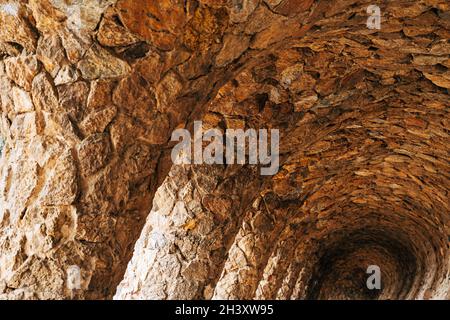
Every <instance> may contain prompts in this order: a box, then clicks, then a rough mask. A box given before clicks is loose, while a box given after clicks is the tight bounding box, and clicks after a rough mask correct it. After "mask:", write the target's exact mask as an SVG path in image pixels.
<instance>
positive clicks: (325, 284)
mask: <svg viewBox="0 0 450 320" xmlns="http://www.w3.org/2000/svg"><path fill="white" fill-rule="evenodd" d="M371 5H377V6H379V8H380V13H381V26H380V29H377V28H375V29H373V28H369V27H368V25H367V21H368V17H369V14H368V10H367V8H368V7H369V6H371ZM449 68H450V3H449V2H448V1H447V0H396V1H394V0H392V1H391V0H386V1H373V0H367V1H366V0H339V1H331V0H159V1H155V0H140V1H133V0H83V1H81V0H15V1H14V0H9V1H6V0H0V107H1V119H0V135H1V138H2V145H3V146H2V151H1V160H0V299H113V298H114V299H450V278H449V277H450V250H449V244H450V201H449V193H450V139H449V138H450V131H449V130H450V103H449V89H450V71H449ZM199 120H202V122H203V126H204V127H205V128H217V129H219V130H221V131H225V130H226V129H236V128H240V129H278V130H279V132H280V141H279V148H280V149H279V159H280V160H279V161H280V168H279V171H278V172H277V173H276V174H275V175H272V176H263V175H261V174H260V170H259V167H260V166H259V165H254V164H242V165H238V164H223V165H220V164H212V165H211V164H192V165H188V164H184V165H176V164H174V163H173V161H172V159H171V151H172V148H173V147H174V145H175V143H174V142H173V141H171V135H172V132H173V131H174V130H175V129H179V128H187V129H190V130H191V129H192V128H193V123H194V121H199ZM369 265H377V266H379V267H380V270H381V279H382V288H381V289H380V290H375V291H373V290H369V289H368V288H367V286H366V279H367V277H368V275H367V273H366V268H367V266H369ZM73 266H76V267H77V268H79V276H80V279H79V283H78V286H77V287H73V286H71V284H70V283H69V280H68V275H67V272H68V270H69V269H70V268H71V267H73Z"/></svg>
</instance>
